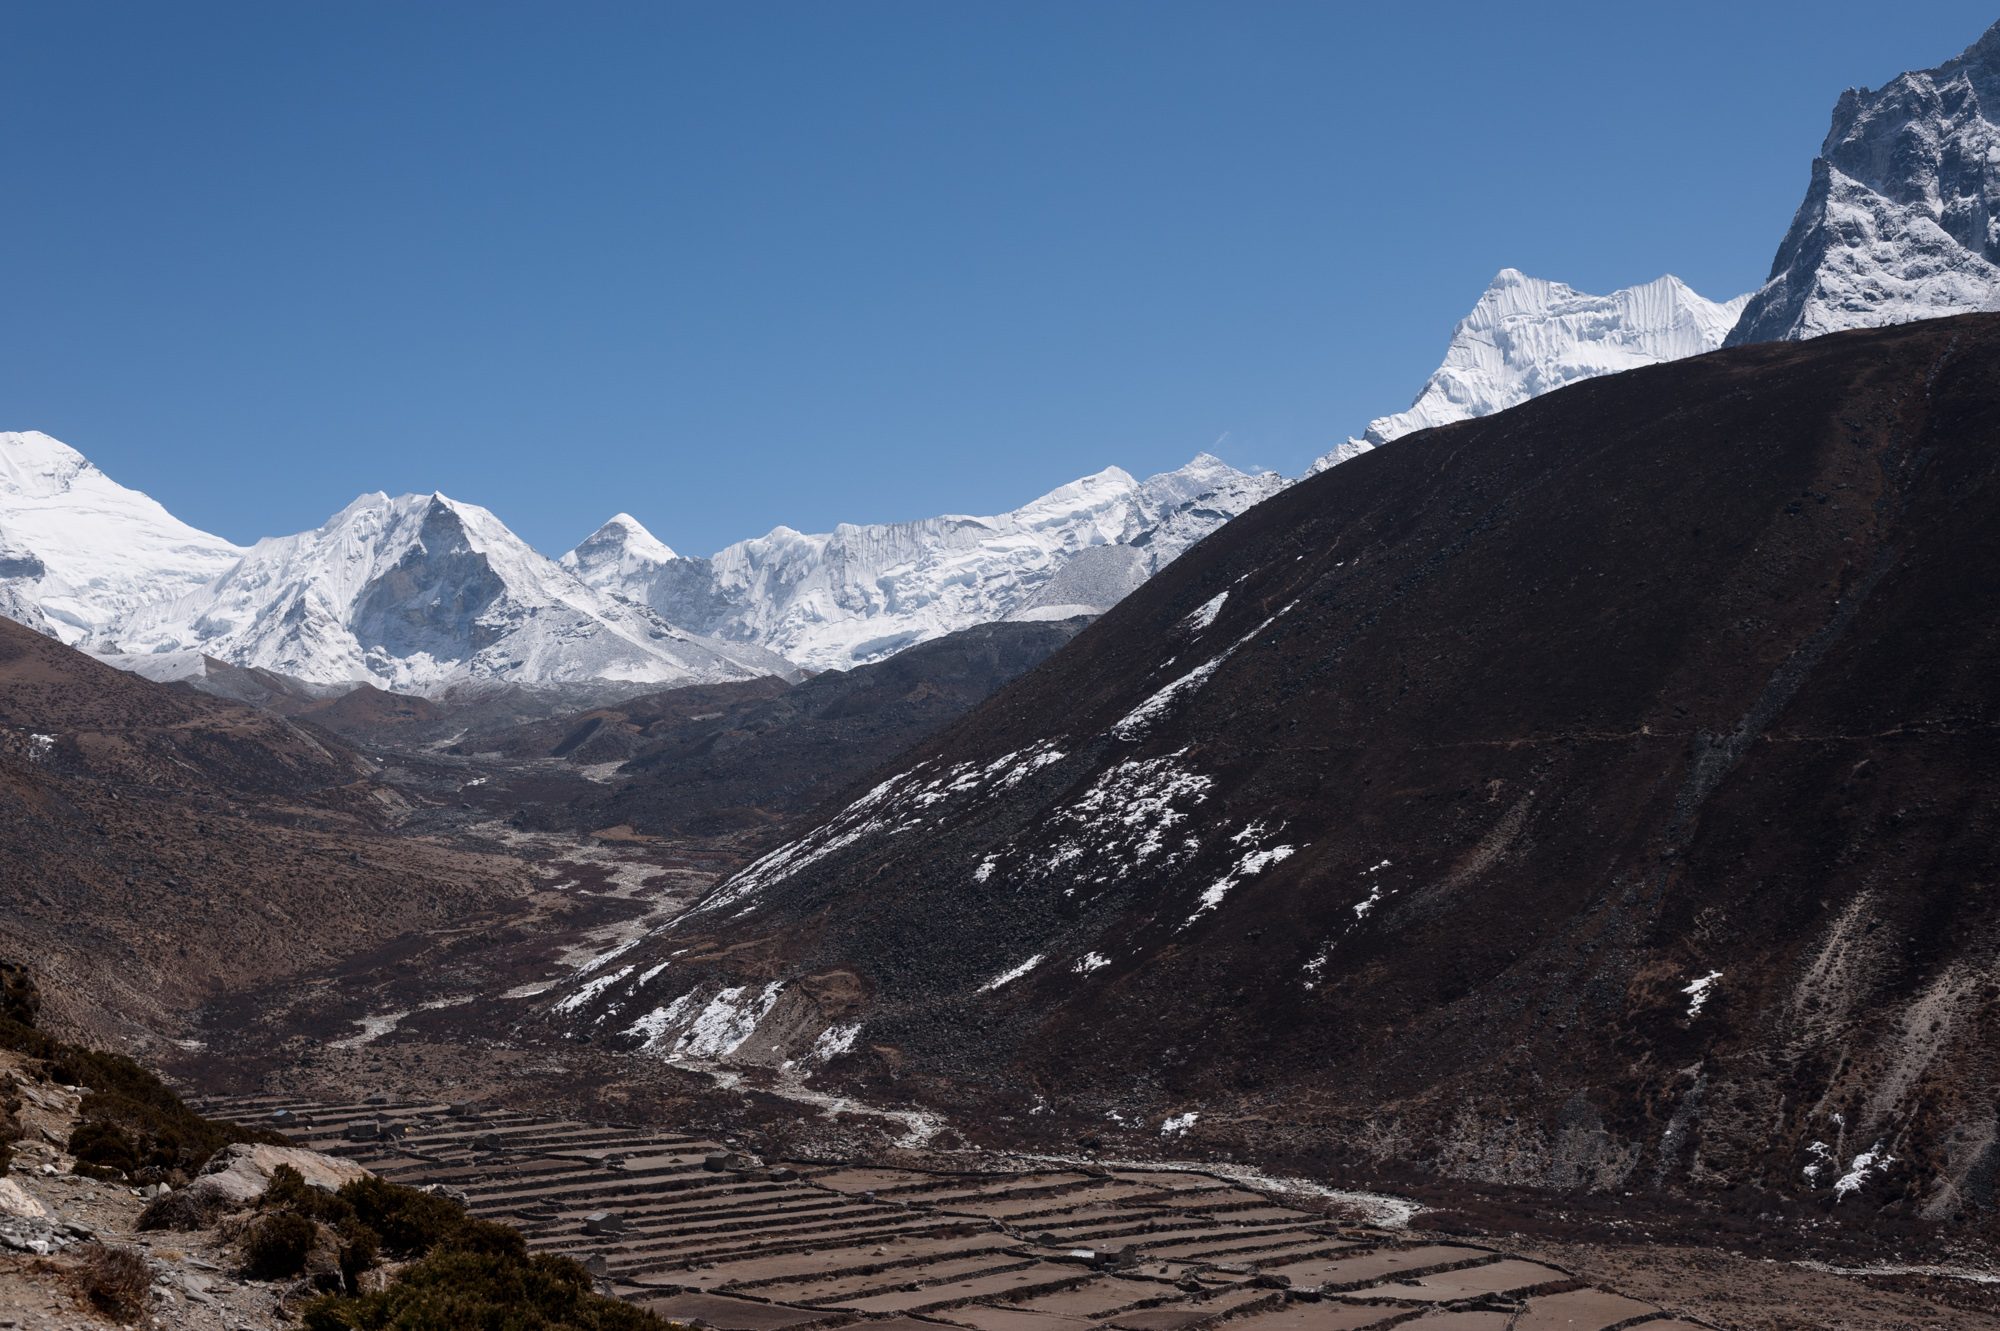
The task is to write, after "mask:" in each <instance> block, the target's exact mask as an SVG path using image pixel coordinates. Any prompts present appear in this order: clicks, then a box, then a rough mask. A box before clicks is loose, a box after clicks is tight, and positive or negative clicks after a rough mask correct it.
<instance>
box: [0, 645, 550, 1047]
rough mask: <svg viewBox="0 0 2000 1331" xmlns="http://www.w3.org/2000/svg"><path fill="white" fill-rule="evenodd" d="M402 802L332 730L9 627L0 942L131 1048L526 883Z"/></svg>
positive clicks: (1, 678)
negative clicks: (248, 991) (218, 1000)
mask: <svg viewBox="0 0 2000 1331" xmlns="http://www.w3.org/2000/svg"><path fill="white" fill-rule="evenodd" d="M399 805H400V800H399V799H398V797H396V796H395V795H394V794H393V793H392V792H389V791H387V790H385V789H383V788H382V787H380V786H378V785H377V784H376V783H375V782H374V781H373V780H371V778H370V775H369V771H368V769H367V767H366V766H365V765H364V764H363V763H362V762H361V761H360V760H359V759H357V758H356V757H355V756H354V755H353V754H352V753H351V752H349V751H348V750H346V749H344V748H342V747H341V746H340V745H339V744H338V743H337V742H336V741H334V740H332V739H331V738H330V737H328V736H326V735H324V734H315V733H311V732H308V731H306V730H303V729H301V728H299V727H297V726H294V725H292V724H291V723H289V722H287V721H284V720H282V719H280V718H279V717H277V716H275V715H273V714H271V713H269V712H266V711H260V710H255V709H253V708H250V707H247V706H243V705H240V704H236V703H231V702H228V701H225V700H222V699H218V698H212V697H206V696H202V695H199V694H195V693H193V692H191V691H188V690H185V689H182V688H177V687H171V686H166V685H160V684H155V683H152V682H150V681H148V680H144V679H141V678H139V677H137V676H135V675H131V674H128V673H125V672H123V671H119V670H114V669H112V668H111V667H109V666H106V665H103V664H101V663H100V662H97V661H95V660H93V659H91V658H90V657H88V656H85V655H84V654H82V653H81V652H77V651H74V650H72V649H70V648H68V647H65V646H63V645H61V644H60V643H57V642H55V641H52V640H51V639H49V638H46V637H43V636H41V635H39V634H36V633H34V632H32V631H30V630H28V629H26V628H24V627H22V626H20V625H17V624H14V623H11V622H7V621H0V947H4V948H5V949H6V950H7V951H9V952H11V953H12V954H13V955H17V956H25V957H32V958H34V959H35V960H36V963H37V966H38V968H39V969H40V970H41V971H42V973H43V974H44V975H45V976H46V977H49V978H51V979H54V980H57V981H59V983H58V984H57V985H56V986H55V987H56V989H57V990H58V991H59V992H60V993H61V994H63V995H65V999H64V1003H65V1007H64V1009H63V1010H62V1011H61V1012H59V1013H58V1014H56V1015H57V1016H58V1017H59V1019H60V1020H61V1021H62V1022H63V1023H64V1024H65V1025H67V1026H68V1027H70V1028H72V1029H81V1030H86V1031H90V1032H92V1033H94V1034H95V1035H97V1036H99V1037H100V1038H113V1039H117V1040H119V1041H121V1042H122V1041H127V1040H130V1041H135V1042H138V1043H142V1044H143V1043H145V1042H147V1041H149V1040H152V1039H155V1038H157V1037H158V1036H159V1035H160V1034H161V1033H162V1032H171V1031H173V1030H175V1029H177V1028H178V1026H179V1025H180V1023H181V1022H183V1021H184V1019H185V1018H186V1017H187V1015H188V1013H189V1011H190V1010H191V1009H192V1008H193V1007H194V1006H195V1005H196V1004H197V1003H199V1002H200V1001H202V1000H203V999H205V998H207V997H210V996H212V995H214V994H215V993H217V992H219V991H221V990H225V989H228V988H231V987H235V986H239V985H245V986H247V985H250V984H255V983H263V982H268V981H269V980H271V979H272V978H274V977H277V976H280V975H286V974H292V973H295V972H297V971H299V970H301V969H304V968H306V967H309V966H311V965H315V964H321V963H323V962H324V961H326V960H327V959H328V958H330V957H334V956H345V955H348V954H349V953H350V952H352V951H357V950H361V949H364V948H366V947H367V946H369V945H370V943H371V942H373V941H377V940H380V939H383V938H387V937H391V936H393V935H395V934H397V933H400V932H404V931H407V930H410V929H414V928H419V927H424V926H427V925H435V924H436V923H438V922H440V921H442V920H444V919H447V918H451V917H454V916H458V915H461V914H463V913H464V912H466V911H468V910H470V909H473V908H476V907H477V906H478V905H479V904H480V903H481V902H483V901H486V900H489V899H491V897H492V896H493V895H494V894H495V893H498V892H502V891H505V890H507V889H508V888H509V887H511V886H513V885H515V884H516V883H517V882H518V880H519V878H520V875H521V872H522V870H521V869H520V867H519V866H517V865H513V864H510V863H507V862H505V861H500V860H494V859H489V858H486V857H481V856H476V855H466V854H462V853H459V852H456V851H453V850H450V849H448V848H446V847H444V846H441V845H436V844H433V843H430V842H427V841H424V840H421V839H415V838H398V837H396V836H394V835H393V834H392V831H391V828H390V826H389V824H390V821H391V818H392V816H393V814H394V812H395V811H396V809H397V808H398V807H399Z"/></svg>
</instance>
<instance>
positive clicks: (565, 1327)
mask: <svg viewBox="0 0 2000 1331" xmlns="http://www.w3.org/2000/svg"><path fill="white" fill-rule="evenodd" d="M671 1325H672V1324H671V1323H669V1322H667V1321H666V1320H664V1319H663V1318H660V1317H658V1316H656V1315H655V1314H653V1313H649V1312H647V1311H646V1310H645V1309H643V1308H638V1307H635V1306H634V1305H632V1304H629V1303H624V1302H622V1301H620V1300H618V1299H609V1298H605V1297H603V1296H602V1295H599V1294H594V1293H592V1292H591V1288H590V1277H589V1276H588V1275H586V1274H585V1273H584V1269H583V1268H582V1267H580V1266H578V1265H577V1264H576V1263H575V1262H572V1261H570V1260H568V1259H567V1258H563V1257H548V1256H540V1257H527V1258H522V1257H517V1256H512V1255H508V1254H502V1253H492V1252H479V1251H472V1250H469V1249H464V1248H455V1247H447V1248H442V1249H440V1250H438V1251H436V1252H434V1253H432V1254H431V1255H430V1256H428V1257H426V1258H424V1259H423V1260H422V1261H420V1262H417V1263H416V1264H414V1265H412V1266H409V1267H406V1268H404V1270H403V1271H402V1272H401V1274H400V1275H399V1276H398V1277H397V1279H396V1283H395V1284H393V1285H391V1286H390V1287H389V1288H388V1289H386V1290H382V1291H380V1292H379V1293H374V1294H367V1295H363V1296H361V1297H359V1298H353V1297H329V1298H322V1299H316V1300H314V1301H313V1302H312V1303H311V1304H309V1305H307V1307H306V1310H305V1318H304V1326H305V1331H444V1329H445V1328H453V1329H454V1331H455V1329H456V1328H472V1327H479V1328H493V1329H494V1331H666V1328H668V1327H669V1326H671Z"/></svg>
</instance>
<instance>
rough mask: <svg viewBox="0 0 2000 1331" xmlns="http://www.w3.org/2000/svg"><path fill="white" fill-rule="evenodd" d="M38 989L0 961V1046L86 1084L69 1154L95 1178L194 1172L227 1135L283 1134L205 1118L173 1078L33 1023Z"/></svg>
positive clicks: (259, 1137) (264, 1137)
mask: <svg viewBox="0 0 2000 1331" xmlns="http://www.w3.org/2000/svg"><path fill="white" fill-rule="evenodd" d="M40 1010H41V994H40V991H39V990H37V989H36V987H35V982H34V980H33V978H31V977H30V976H29V974H28V972H27V970H26V969H25V968H23V967H21V966H19V965H17V964H15V963H13V962H10V961H0V1049H11V1050H14V1051H15V1052H17V1053H22V1054H26V1055H28V1057H30V1058H36V1059H40V1060H41V1061H42V1062H43V1064H44V1065H45V1066H44V1071H45V1072H46V1073H47V1074H48V1075H49V1076H51V1077H54V1078H55V1079H56V1080H58V1081H63V1082H68V1083H70V1084H72V1085H78V1086H87V1087H89V1088H90V1094H88V1095H86V1096H85V1097H84V1098H83V1106H82V1111H81V1121H80V1123H79V1124H78V1127H77V1129H76V1132H75V1133H73V1134H72V1136H71V1139H70V1146H69V1151H70V1154H72V1155H74V1156H76V1157H77V1159H78V1161H79V1162H80V1164H81V1165H82V1167H83V1169H82V1172H84V1173H87V1174H93V1175H95V1176H97V1177H99V1178H109V1177H115V1176H116V1175H119V1174H140V1175H144V1176H146V1177H147V1178H148V1179H159V1178H164V1177H166V1176H168V1175H171V1174H173V1173H181V1174H192V1173H193V1172H194V1171H195V1170H198V1169H200V1168H201V1166H202V1165H203V1164H204V1163H206V1162H207V1160H208V1158H209V1157H210V1156H212V1155H214V1154H215V1153H216V1152H217V1151H219V1150H221V1149H222V1148H223V1147H225V1146H227V1145H229V1144H230V1143H231V1142H268V1143H270V1144H272V1145H277V1146H282V1145H286V1144H287V1143H286V1141H285V1139H284V1138H283V1137H281V1136H279V1135H278V1134H276V1133H273V1132H266V1131H261V1130H259V1129H255V1128H243V1127H238V1126H237V1125H236V1124H234V1123H218V1122H214V1121H212V1120H210V1119H205V1118H203V1117H202V1116H201V1115H199V1114H197V1113H195V1112H194V1111H193V1110H192V1109H189V1108H188V1107H187V1105H185V1104H184V1103H182V1101H181V1098H180V1096H178V1095H176V1094H174V1090H173V1088H172V1087H171V1086H168V1085H167V1084H166V1083H165V1082H163V1081H161V1080H160V1079H159V1078H158V1077H157V1076H155V1075H153V1073H151V1072H149V1071H147V1070H146V1068H144V1067H143V1066H141V1065H140V1064H138V1063H135V1062H134V1061H132V1060H131V1059H129V1058H126V1057H125V1056H124V1055H122V1054H107V1053H104V1052H103V1051H101V1050H96V1049H86V1048H84V1047H83V1046H82V1045H74V1044H69V1043H67V1042H65V1041H62V1040H58V1039H56V1038H55V1037H54V1036H52V1035H49V1034H47V1033H45V1032H43V1031H39V1030H37V1029H35V1019H36V1017H37V1015H38V1013H39V1012H40Z"/></svg>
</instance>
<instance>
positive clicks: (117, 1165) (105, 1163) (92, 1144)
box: [69, 1118, 139, 1178]
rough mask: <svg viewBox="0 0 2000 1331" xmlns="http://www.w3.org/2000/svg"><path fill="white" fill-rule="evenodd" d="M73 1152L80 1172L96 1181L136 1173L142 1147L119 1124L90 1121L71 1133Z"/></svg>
mask: <svg viewBox="0 0 2000 1331" xmlns="http://www.w3.org/2000/svg"><path fill="white" fill-rule="evenodd" d="M69 1153H70V1154H71V1155H73V1156H75V1157H76V1163H77V1171H76V1172H77V1173H79V1174H89V1175H91V1176H93V1177H96V1178H111V1177H115V1176H116V1175H119V1174H131V1173H136V1172H137V1171H138V1168H139V1148H138V1146H137V1145H135V1144H134V1143H133V1141H132V1139H131V1138H130V1137H129V1136H127V1135H126V1134H125V1130H124V1129H123V1128H121V1127H119V1126H118V1125H117V1124H116V1123H112V1122H110V1121H108V1120H106V1119H101V1118H87V1119H84V1120H83V1121H81V1122H80V1123H78V1124H77V1125H76V1128H75V1129H74V1130H73V1131H72V1132H71V1133H70V1134H69Z"/></svg>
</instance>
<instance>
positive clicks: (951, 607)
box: [562, 453, 1285, 670]
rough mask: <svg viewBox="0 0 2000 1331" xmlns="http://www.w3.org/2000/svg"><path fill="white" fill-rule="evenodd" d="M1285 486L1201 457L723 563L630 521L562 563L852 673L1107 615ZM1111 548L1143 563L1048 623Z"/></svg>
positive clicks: (758, 547)
mask: <svg viewBox="0 0 2000 1331" xmlns="http://www.w3.org/2000/svg"><path fill="white" fill-rule="evenodd" d="M1284 485H1285V481H1284V479H1283V478H1282V477H1279V476H1276V475H1271V474H1259V475H1251V474H1248V473H1245V472H1240V471H1237V470H1236V469H1235V468H1234V467H1231V466H1229V465H1228V464H1227V463H1225V462H1223V461H1222V460H1221V459H1220V458H1216V457H1211V456H1209V455H1208V454H1205V453H1204V454H1202V455H1200V456H1198V457H1196V458H1195V459H1194V460H1193V461H1191V462H1189V463H1188V464H1187V465H1186V466H1185V467H1182V468H1180V469H1179V470H1176V471H1170V472H1162V473H1161V474H1159V475H1157V476H1151V477H1148V478H1147V479H1145V480H1143V481H1141V480H1137V479H1135V478H1134V477H1132V476H1131V475H1130V474H1128V473H1127V472H1125V471H1122V470H1120V469H1119V468H1117V467H1111V468H1107V469H1106V470H1104V471H1101V472H1098V473H1096V474H1095V475H1091V476H1086V477H1083V478H1082V479H1081V480H1077V481H1072V482H1071V483H1070V484H1068V485H1064V486H1061V487H1059V488H1057V489H1055V490H1052V491H1050V492H1049V493H1048V494H1045V495H1043V496H1042V497H1041V498H1039V499H1036V500H1034V501H1033V502H1031V503H1028V504H1025V505H1023V506H1022V507H1020V508H1018V509H1014V510H1012V511H1011V512H1007V513H1001V514H997V515H994V516H990V517H971V516H964V515H957V514H953V515H946V516H943V517H936V518H927V519H924V520H922V521H918V522H898V523H874V524H866V525H856V524H850V523H843V524H841V525H840V526H838V527H836V528H834V530H832V531H830V532H821V533H817V534H809V533H806V532H799V531H793V530H792V529H791V528H789V527H779V528H777V529H776V530H774V531H772V532H770V533H769V534H767V535H764V536H760V537H757V538H756V539H754V540H749V541H739V542H737V543H736V544H735V545H732V546H729V547H727V548H726V549H723V550H721V551H719V552H718V553H717V554H716V555H715V556H714V557H713V558H712V559H698V558H683V557H681V556H678V555H675V554H674V553H673V551H672V550H670V549H668V548H667V547H666V546H665V545H664V544H662V543H661V542H660V541H658V540H657V539H655V538H654V537H653V536H652V534H651V533H649V532H647V531H646V530H645V528H643V527H641V526H640V525H639V524H638V523H637V522H636V521H635V520H633V519H632V518H630V517H627V516H625V515H624V514H620V515H619V516H617V517H615V518H613V519H612V520H611V521H610V522H607V523H606V524H605V525H604V526H603V527H601V528H599V529H598V530H597V531H596V532H594V533H592V534H591V536H590V537H589V538H588V539H586V540H585V541H584V542H583V543H582V544H580V545H578V546H577V547H576V549H574V550H572V551H570V552H569V553H568V554H567V555H564V556H563V561H562V562H563V565H564V567H565V568H567V569H569V570H570V571H571V572H573V573H575V574H576V575H577V577H578V578H580V579H581V580H582V581H584V582H585V583H587V584H589V585H590V586H592V587H594V588H597V589H599V590H601V591H608V592H615V593H617V594H619V595H621V596H625V597H628V598H630V599H631V600H633V601H636V602H639V603H641V604H643V605H646V606H649V607H651V608H652V609H653V610H654V611H656V612H658V613H659V614H660V615H662V616H664V617H665V618H667V619H668V620H671V621H672V622H673V623H676V624H680V625H683V626H684V627H686V628H689V629H692V630H694V631H696V632H700V633H705V634H709V635H712V636H714V637H716V638H720V639H723V640H725V641H728V642H732V643H737V642H740V643H755V644H757V645H758V646H761V647H764V648H767V649H769V650H770V651H773V652H776V653H778V654H779V655H781V656H783V657H785V658H786V659H788V660H791V661H795V662H797V663H798V664H800V665H802V666H806V667H808V668H810V669H814V670H827V669H842V670H844V669H847V668H849V667H851V666H856V665H862V664H865V663H867V662H870V661H879V660H882V659H883V658H885V657H887V656H890V655H893V654H894V653H896V652H898V651H901V650H903V649H904V648H906V647H909V646H911V645H912V644H914V643H919V642H925V641H928V640H930V639H932V638H937V637H941V636H943V635H944V634H947V633H951V632H955V631H956V630H958V629H962V628H967V627H970V626H972V625H974V624H985V623H992V622H994V621H996V620H1002V619H1006V618H1008V617H1009V616H1011V615H1014V614H1016V613H1017V612H1020V611H1023V610H1027V609H1030V608H1039V609H1042V610H1044V611H1046V612H1047V613H1060V614H1062V615H1063V616H1065V617H1066V616H1070V615H1075V614H1094V613H1098V612H1101V611H1103V610H1106V609H1108V608H1110V606H1111V605H1113V604H1115V603H1116V601H1117V600H1118V598H1119V597H1121V596H1123V595H1124V594H1125V593H1126V592H1127V591H1129V590H1130V589H1131V588H1132V587H1133V586H1136V585H1137V584H1138V582H1140V581H1143V580H1144V579H1145V578H1146V577H1148V576H1150V575H1151V574H1152V573H1154V572H1155V571H1157V570H1158V569H1160V568H1163V567H1165V566H1166V565H1167V564H1168V563H1170V562H1171V561H1172V560H1173V559H1174V558H1176V557H1177V556H1179V555H1180V553H1181V552H1182V551H1184V550H1186V549H1187V548H1188V547H1189V546H1191V545H1193V544H1194V543H1195V542H1196V541H1198V540H1200V539H1201V538H1202V537H1203V536H1206V535H1207V534H1208V533H1209V532H1211V531H1214V530H1215V529H1216V528H1217V527H1219V526H1221V525H1222V524H1223V523H1225V522H1227V521H1228V520H1229V519H1230V518H1232V517H1234V516H1236V514H1238V513H1241V512H1243V511H1244V510H1246V509H1248V508H1249V507H1251V506H1252V505H1254V504H1256V503H1258V502H1260V501H1262V500H1264V499H1266V498H1268V497H1269V496H1271V495H1272V494H1275V493H1276V492H1277V491H1278V490H1279V489H1281V488H1283V486H1284ZM1106 546H1122V547H1127V548H1129V549H1130V550H1131V551H1134V552H1136V555H1133V556H1125V557H1121V558H1118V559H1117V560H1116V562H1117V564H1118V566H1119V567H1118V571H1117V573H1116V575H1115V576H1103V575H1105V574H1107V573H1109V572H1110V570H1109V568H1108V567H1107V565H1106V564H1105V562H1104V560H1103V557H1101V556H1093V557H1092V558H1093V562H1092V564H1091V566H1090V567H1091V569H1092V571H1093V574H1094V575H1097V576H1092V577H1091V578H1089V579H1087V580H1086V579H1084V578H1076V579H1072V580H1071V582H1072V586H1071V590H1070V592H1069V593H1068V594H1067V597H1068V599H1063V600H1062V601H1061V603H1060V605H1061V608H1060V610H1059V611H1049V610H1047V608H1048V607H1050V606H1053V605H1055V604H1056V602H1055V601H1053V600H1050V599H1048V598H1042V597H1041V596H1040V594H1041V593H1042V591H1043V589H1044V588H1045V587H1046V586H1047V585H1048V584H1049V583H1050V582H1051V580H1053V579H1055V578H1056V577H1058V576H1059V575H1060V574H1061V572H1062V571H1063V570H1064V569H1065V568H1066V567H1067V566H1068V565H1069V564H1070V562H1071V561H1073V560H1074V559H1075V558H1077V556H1079V555H1080V554H1083V553H1084V552H1087V551H1093V550H1097V549H1100V548H1101V547H1106ZM1078 595H1089V596H1092V597H1094V598H1098V599H1095V600H1092V601H1089V602H1085V601H1080V600H1077V599H1074V598H1075V597H1077V596H1078Z"/></svg>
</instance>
